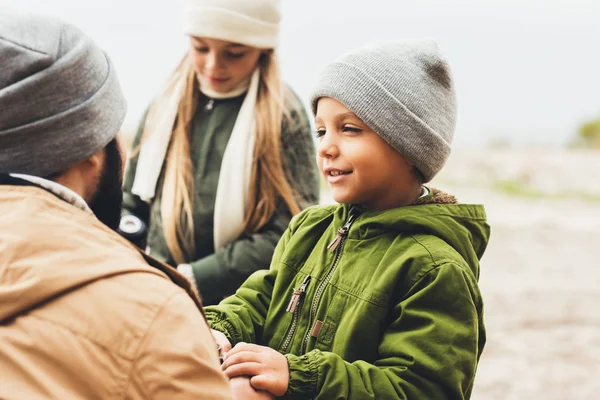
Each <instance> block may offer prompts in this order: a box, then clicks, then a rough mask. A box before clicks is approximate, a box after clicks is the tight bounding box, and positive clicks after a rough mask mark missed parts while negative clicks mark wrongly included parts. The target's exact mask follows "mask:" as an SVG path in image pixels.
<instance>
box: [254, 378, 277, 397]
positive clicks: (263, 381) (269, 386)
mask: <svg viewBox="0 0 600 400" xmlns="http://www.w3.org/2000/svg"><path fill="white" fill-rule="evenodd" d="M273 383H274V382H273V377H272V376H271V375H255V376H253V377H251V378H250V385H252V387H253V388H254V389H256V390H266V391H268V392H271V393H272V390H273V389H274V385H273Z"/></svg>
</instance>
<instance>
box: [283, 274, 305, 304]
mask: <svg viewBox="0 0 600 400" xmlns="http://www.w3.org/2000/svg"><path fill="white" fill-rule="evenodd" d="M309 282H310V275H306V277H305V278H304V280H303V281H302V284H301V285H300V287H299V288H298V289H294V294H293V295H292V298H291V299H290V302H289V304H288V306H287V308H286V309H285V311H286V312H290V313H293V312H294V311H296V307H298V303H299V302H300V298H301V297H302V295H303V294H304V293H305V292H306V287H307V286H308V283H309Z"/></svg>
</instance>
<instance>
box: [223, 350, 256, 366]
mask: <svg viewBox="0 0 600 400" xmlns="http://www.w3.org/2000/svg"><path fill="white" fill-rule="evenodd" d="M244 362H257V363H260V362H261V358H260V353H253V352H251V351H238V352H236V353H233V354H232V353H228V354H227V357H226V358H225V360H224V361H223V365H221V367H222V368H223V370H225V369H226V368H228V367H230V366H232V365H235V364H241V363H244Z"/></svg>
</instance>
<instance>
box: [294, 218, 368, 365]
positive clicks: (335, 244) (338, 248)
mask: <svg viewBox="0 0 600 400" xmlns="http://www.w3.org/2000/svg"><path fill="white" fill-rule="evenodd" d="M359 215H360V212H353V213H351V214H350V215H349V216H348V219H347V220H346V223H345V224H344V225H343V226H342V227H341V228H340V229H338V231H337V235H336V237H335V239H333V241H332V242H331V243H329V246H327V249H328V250H331V251H334V252H336V254H335V259H334V261H333V264H332V266H331V268H330V269H329V272H328V273H327V275H326V276H325V279H323V282H321V284H320V285H319V286H318V288H317V291H316V293H315V297H314V298H313V302H312V306H311V308H310V318H309V320H308V326H309V329H308V332H307V333H306V336H305V337H304V342H303V343H302V349H301V350H302V352H301V353H302V354H304V352H305V351H306V349H307V348H308V342H309V341H310V338H311V336H314V335H315V332H316V334H317V335H318V332H319V331H320V328H321V325H322V322H321V321H316V324H318V327H317V326H315V327H313V326H312V324H313V322H312V321H313V318H314V317H315V316H316V315H317V308H318V306H319V300H321V296H322V295H323V291H325V286H327V283H328V282H329V280H330V279H331V277H332V276H333V272H334V271H335V267H336V266H337V264H338V262H339V260H340V256H341V254H342V248H343V247H344V242H345V240H346V237H347V236H348V231H349V230H350V227H351V226H352V223H353V222H354V221H355V220H356V218H358V216H359ZM316 328H318V329H316Z"/></svg>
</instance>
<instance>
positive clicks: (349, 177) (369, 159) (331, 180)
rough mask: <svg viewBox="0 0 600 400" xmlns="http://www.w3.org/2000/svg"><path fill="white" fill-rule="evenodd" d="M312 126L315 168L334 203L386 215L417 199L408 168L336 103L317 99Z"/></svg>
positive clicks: (406, 162)
mask: <svg viewBox="0 0 600 400" xmlns="http://www.w3.org/2000/svg"><path fill="white" fill-rule="evenodd" d="M315 125H316V129H317V137H318V140H319V144H318V148H317V164H318V166H319V169H320V170H321V173H322V174H323V176H324V177H325V180H326V181H327V183H328V184H329V187H330V189H331V193H332V195H333V199H334V200H335V201H337V202H338V203H353V204H360V205H362V206H365V207H367V208H370V209H375V210H387V209H390V208H395V207H400V206H404V205H408V204H411V203H412V202H413V201H414V200H415V199H416V198H417V197H418V195H419V193H420V190H421V185H420V184H419V182H418V181H417V180H416V179H415V177H414V174H413V172H412V168H413V164H412V163H411V162H409V161H408V160H406V159H405V158H404V157H403V156H402V155H401V154H400V153H398V152H397V151H396V150H395V149H393V148H392V147H391V146H390V145H389V144H387V143H386V142H385V141H384V140H383V139H382V138H381V137H380V136H379V135H378V134H377V133H376V132H375V131H373V130H372V129H371V128H369V127H368V126H367V125H366V124H365V123H364V122H363V121H361V120H360V119H359V118H358V117H357V116H356V115H354V114H353V113H352V112H351V111H350V110H348V108H346V106H344V105H343V104H342V103H340V102H339V101H337V100H334V99H332V98H329V97H323V98H321V99H320V100H319V102H318V104H317V115H316V119H315Z"/></svg>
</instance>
